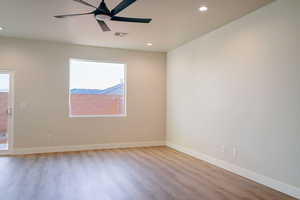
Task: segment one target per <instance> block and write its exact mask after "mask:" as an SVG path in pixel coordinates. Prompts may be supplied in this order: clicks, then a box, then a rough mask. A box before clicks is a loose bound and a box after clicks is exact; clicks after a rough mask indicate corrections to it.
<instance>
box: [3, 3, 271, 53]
mask: <svg viewBox="0 0 300 200" xmlns="http://www.w3.org/2000/svg"><path fill="white" fill-rule="evenodd" d="M86 1H87V2H89V3H91V4H94V5H97V4H99V2H100V1H101V0H86ZM120 1H121V0H106V3H107V5H108V6H109V8H110V9H112V8H113V7H114V6H116V5H117V4H118V3H119V2H120ZM271 1H272V0H205V1H202V0H138V1H137V2H136V3H134V4H132V5H131V6H130V7H128V8H127V9H126V10H124V11H123V12H121V13H119V16H128V17H145V18H153V21H152V22H151V24H137V23H123V22H112V21H110V22H108V25H109V27H110V28H111V29H112V30H113V31H112V32H105V33H104V32H102V31H101V30H100V28H99V26H98V24H97V23H96V21H95V19H94V18H93V16H79V17H73V18H67V19H56V18H54V17H53V16H54V15H59V14H69V13H80V12H87V11H91V10H92V9H91V8H90V7H87V6H85V5H82V4H79V3H77V2H74V1H72V0H1V1H0V26H2V27H4V30H3V31H0V36H1V35H2V36H10V37H20V38H30V39H41V40H49V41H60V42H68V43H73V44H81V45H92V46H102V47H103V46H104V47H114V48H126V49H140V50H150V51H168V50H170V49H173V48H175V47H177V46H179V45H181V44H183V43H184V42H186V41H190V40H192V39H194V38H196V37H198V36H200V35H202V34H205V33H207V32H209V31H212V30H214V29H216V28H218V27H220V26H222V25H224V24H226V23H229V22H230V21H232V20H234V19H237V18H239V17H241V16H243V15H245V14H247V13H249V12H251V11H253V10H255V9H257V8H259V7H261V6H264V5H266V4H267V3H269V2H271ZM201 5H207V6H208V8H209V10H208V11H207V12H205V13H201V12H199V11H198V8H199V7H200V6H201ZM257 20H259V19H257ZM114 32H127V33H129V34H128V35H127V36H126V37H123V38H120V37H116V36H114ZM147 42H152V43H153V46H151V47H148V46H146V43H147Z"/></svg>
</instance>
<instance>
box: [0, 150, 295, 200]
mask: <svg viewBox="0 0 300 200" xmlns="http://www.w3.org/2000/svg"><path fill="white" fill-rule="evenodd" d="M0 194H1V197H3V199H5V200H54V199H55V200H94V199H95V200H227V199H228V200H292V199H294V198H292V197H289V196H287V195H285V194H282V193H280V192H278V191H275V190H272V189H270V188H268V187H266V186H263V185H260V184H257V183H255V182H253V181H251V180H248V179H246V178H243V177H241V176H238V175H236V174H233V173H231V172H228V171H226V170H223V169H220V168H218V167H216V166H213V165H211V164H209V163H207V162H204V161H201V160H197V159H195V158H193V157H191V156H188V155H186V154H183V153H180V152H178V151H175V150H173V149H170V148H167V147H151V148H131V149H113V150H100V151H83V152H68V153H50V154H36V155H26V156H17V157H0Z"/></svg>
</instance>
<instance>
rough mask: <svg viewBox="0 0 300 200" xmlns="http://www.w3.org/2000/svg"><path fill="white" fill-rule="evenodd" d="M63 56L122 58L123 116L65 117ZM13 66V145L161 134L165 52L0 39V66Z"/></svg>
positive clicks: (66, 80) (140, 139) (141, 138)
mask: <svg viewBox="0 0 300 200" xmlns="http://www.w3.org/2000/svg"><path fill="white" fill-rule="evenodd" d="M69 58H79V59H90V60H100V61H101V60H104V61H118V62H124V63H127V64H128V65H127V83H128V85H127V86H128V91H127V111H128V113H127V114H128V116H127V117H125V118H69V117H68V102H69V96H68V83H69ZM1 69H12V70H15V71H16V72H15V102H16V104H15V125H14V127H15V132H14V142H15V148H33V147H49V146H69V145H72V146H73V145H74V146H76V145H91V144H106V143H134V142H148V141H163V140H164V139H165V96H166V91H165V79H166V78H165V75H166V73H165V72H166V55H165V53H154V52H142V51H129V50H120V49H110V48H95V47H84V46H76V45H68V44H59V43H49V42H40V41H33V40H32V41H31V40H19V39H12V38H4V37H2V38H0V70H1Z"/></svg>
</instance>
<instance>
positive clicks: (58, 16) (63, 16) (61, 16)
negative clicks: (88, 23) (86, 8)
mask: <svg viewBox="0 0 300 200" xmlns="http://www.w3.org/2000/svg"><path fill="white" fill-rule="evenodd" d="M91 14H94V12H89V13H80V14H69V15H56V16H54V17H56V18H66V17H74V16H80V15H91Z"/></svg>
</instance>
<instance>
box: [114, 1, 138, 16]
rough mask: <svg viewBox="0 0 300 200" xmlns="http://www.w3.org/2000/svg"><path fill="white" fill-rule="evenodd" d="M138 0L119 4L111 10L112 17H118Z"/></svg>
mask: <svg viewBox="0 0 300 200" xmlns="http://www.w3.org/2000/svg"><path fill="white" fill-rule="evenodd" d="M135 1H136V0H123V1H122V2H121V3H119V4H118V5H117V6H116V7H115V8H114V9H112V10H111V13H112V15H116V14H118V13H119V12H121V11H122V10H124V9H125V8H127V7H128V6H130V5H131V4H132V3H134V2H135Z"/></svg>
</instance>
